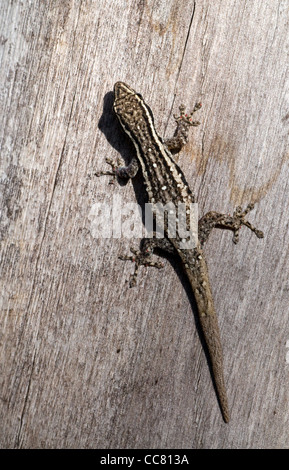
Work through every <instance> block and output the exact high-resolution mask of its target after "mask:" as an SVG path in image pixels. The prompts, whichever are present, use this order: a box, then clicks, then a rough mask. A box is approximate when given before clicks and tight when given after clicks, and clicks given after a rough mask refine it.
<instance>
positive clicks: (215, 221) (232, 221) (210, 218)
mask: <svg viewBox="0 0 289 470" xmlns="http://www.w3.org/2000/svg"><path fill="white" fill-rule="evenodd" d="M253 208H254V204H249V205H248V206H247V207H246V209H245V210H243V211H242V208H241V206H238V207H237V208H236V209H235V211H234V213H233V216H230V215H226V214H220V213H219V212H213V211H211V212H208V213H207V214H205V215H204V216H203V217H202V218H201V219H200V220H199V241H200V243H201V245H204V243H205V242H206V241H207V239H208V238H209V235H210V233H211V231H212V230H213V228H223V229H227V230H232V231H233V232H234V235H233V242H234V243H235V244H236V243H238V241H239V232H240V228H241V226H242V225H245V226H246V227H248V228H249V229H250V230H252V232H254V233H255V235H256V236H257V237H258V238H263V237H264V234H263V232H262V231H261V230H258V229H257V228H256V227H254V226H253V225H252V224H251V223H250V222H248V220H245V217H246V215H247V214H248V213H249V212H250V211H251V210H252V209H253Z"/></svg>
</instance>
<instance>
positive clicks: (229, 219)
mask: <svg viewBox="0 0 289 470" xmlns="http://www.w3.org/2000/svg"><path fill="white" fill-rule="evenodd" d="M200 108H201V103H197V104H196V105H195V106H194V108H193V110H192V112H190V113H189V114H186V113H185V107H184V106H183V105H181V106H180V108H179V109H180V115H179V116H176V115H174V118H175V120H176V130H175V133H174V136H173V137H172V138H170V139H166V140H163V139H162V138H161V137H160V136H159V134H158V133H157V131H156V129H155V125H154V117H153V113H152V111H151V109H150V107H149V105H148V104H147V103H146V102H145V100H144V99H143V97H142V95H141V94H140V93H137V92H136V91H134V90H133V88H131V87H130V86H128V85H126V84H125V83H124V82H121V81H119V82H116V83H115V85H114V103H113V109H114V111H115V113H116V115H117V117H118V120H119V122H120V124H121V126H122V128H123V130H124V132H125V133H126V134H127V135H128V136H129V138H130V139H131V141H132V142H133V144H134V147H135V151H136V155H134V156H132V158H131V161H130V163H129V164H128V165H127V166H120V160H119V159H117V162H114V161H113V160H112V159H109V158H107V159H106V161H107V163H108V164H109V165H110V166H111V169H110V170H108V171H98V172H96V173H95V175H96V176H102V175H110V176H112V177H113V179H115V178H121V179H124V178H126V179H130V178H133V177H134V176H135V175H136V174H137V172H138V171H139V169H140V170H141V172H142V174H143V178H144V184H145V188H146V192H147V198H148V202H149V203H150V204H154V205H156V204H163V205H166V204H168V203H173V204H174V205H175V206H176V205H178V204H179V203H182V204H185V207H186V208H187V210H186V216H185V217H186V218H187V220H186V222H189V217H190V210H191V209H190V208H191V205H192V204H193V203H195V202H196V201H195V196H194V194H193V193H192V191H191V189H190V187H189V185H188V183H187V181H186V178H185V176H184V174H183V172H182V170H181V169H180V167H179V165H178V164H177V163H176V159H175V158H174V157H173V154H176V153H178V152H179V151H180V150H181V149H182V147H183V146H184V145H185V144H186V143H187V142H188V134H189V128H190V127H191V126H197V125H199V124H200V123H199V122H198V121H194V120H193V115H194V113H195V112H196V111H198V110H199V109H200ZM253 207H254V204H249V205H248V206H247V207H246V209H245V210H242V208H241V207H240V206H238V207H237V208H236V210H235V211H234V213H233V215H232V216H230V215H226V214H222V213H219V212H215V211H210V212H208V213H207V214H205V215H204V216H203V217H201V219H200V220H199V221H198V237H197V242H196V243H195V245H194V246H193V247H190V248H186V245H185V248H184V245H183V242H184V240H183V239H182V238H181V237H180V235H179V234H178V233H175V234H174V236H172V235H171V231H170V229H169V223H168V219H167V218H166V219H165V222H164V238H157V237H156V236H154V237H152V238H145V239H144V240H143V241H142V243H141V246H140V249H139V250H136V249H134V248H131V252H132V255H131V256H130V255H126V256H119V258H120V259H122V260H130V261H133V262H134V263H135V268H134V273H133V274H132V275H131V277H130V286H131V287H132V286H134V285H135V284H136V278H137V274H138V270H139V267H140V266H142V265H144V266H152V267H155V268H158V269H160V268H162V267H163V264H162V263H160V262H158V261H156V260H155V259H154V256H153V255H154V250H155V249H157V248H159V249H161V250H165V251H166V252H167V253H170V254H172V255H175V256H176V257H178V259H179V261H180V263H181V265H182V267H183V269H184V271H185V274H186V276H187V278H188V280H189V284H190V286H191V288H192V291H193V295H194V298H195V301H196V305H197V311H198V318H199V323H200V326H201V330H202V334H203V337H204V340H205V344H206V347H207V350H208V353H209V361H210V364H211V370H212V377H213V382H214V386H215V390H216V395H217V398H218V402H219V406H220V409H221V413H222V416H223V419H224V421H225V422H226V423H228V422H229V420H230V412H229V405H228V398H227V391H226V386H225V380H224V367H223V352H222V344H221V339H220V330H219V325H218V319H217V315H216V311H215V307H214V302H213V296H212V291H211V287H210V281H209V274H208V267H207V263H206V259H205V255H204V251H203V246H204V244H205V242H206V241H207V239H208V237H209V235H210V233H211V232H212V230H213V229H214V228H223V229H229V230H231V231H232V232H233V242H234V243H235V244H236V243H237V242H238V240H239V230H240V227H241V226H242V225H244V226H246V227H248V228H249V229H250V230H252V231H253V232H254V233H255V234H256V236H257V237H258V238H263V236H264V235H263V232H262V231H261V230H258V229H256V228H255V227H254V226H253V225H252V224H251V223H250V222H249V221H248V220H246V216H247V214H248V213H249V211H251V210H252V209H253Z"/></svg>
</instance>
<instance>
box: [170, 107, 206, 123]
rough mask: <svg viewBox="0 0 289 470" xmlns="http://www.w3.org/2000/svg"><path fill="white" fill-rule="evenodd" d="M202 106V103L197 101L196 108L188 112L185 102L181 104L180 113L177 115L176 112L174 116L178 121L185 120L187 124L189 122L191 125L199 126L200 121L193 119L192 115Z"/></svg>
mask: <svg viewBox="0 0 289 470" xmlns="http://www.w3.org/2000/svg"><path fill="white" fill-rule="evenodd" d="M201 107H202V104H201V103H196V104H195V106H194V109H193V111H191V113H190V114H186V113H185V109H186V108H185V106H184V105H183V104H181V106H180V107H179V110H180V115H179V116H177V115H176V114H174V118H175V120H176V122H180V121H182V122H184V123H186V124H188V125H189V126H199V125H200V122H199V121H193V120H192V116H193V114H194V113H195V112H196V111H198V110H199V109H200V108H201Z"/></svg>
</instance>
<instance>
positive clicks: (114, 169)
mask: <svg viewBox="0 0 289 470" xmlns="http://www.w3.org/2000/svg"><path fill="white" fill-rule="evenodd" d="M105 161H106V163H108V165H110V166H111V170H110V171H97V172H96V173H94V174H95V176H97V177H98V176H104V175H109V176H112V178H111V179H110V180H109V184H114V183H115V180H116V178H117V176H120V174H119V170H120V168H121V160H120V158H117V160H116V162H115V161H114V160H112V159H111V158H106V159H105Z"/></svg>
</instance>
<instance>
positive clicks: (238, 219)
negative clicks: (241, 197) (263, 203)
mask: <svg viewBox="0 0 289 470" xmlns="http://www.w3.org/2000/svg"><path fill="white" fill-rule="evenodd" d="M252 209H254V204H249V205H248V206H247V207H246V209H245V210H244V211H242V208H241V206H238V207H236V209H235V211H234V214H233V217H232V230H233V231H234V236H233V242H234V243H235V244H236V243H238V241H239V231H240V228H241V226H242V225H245V226H246V227H248V228H249V229H250V230H252V232H254V233H255V235H256V236H257V237H258V238H264V234H263V232H262V231H261V230H258V229H257V228H256V227H254V226H253V225H252V224H250V222H248V221H247V220H245V217H246V215H247V214H248V213H249V212H250V211H251V210H252Z"/></svg>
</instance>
